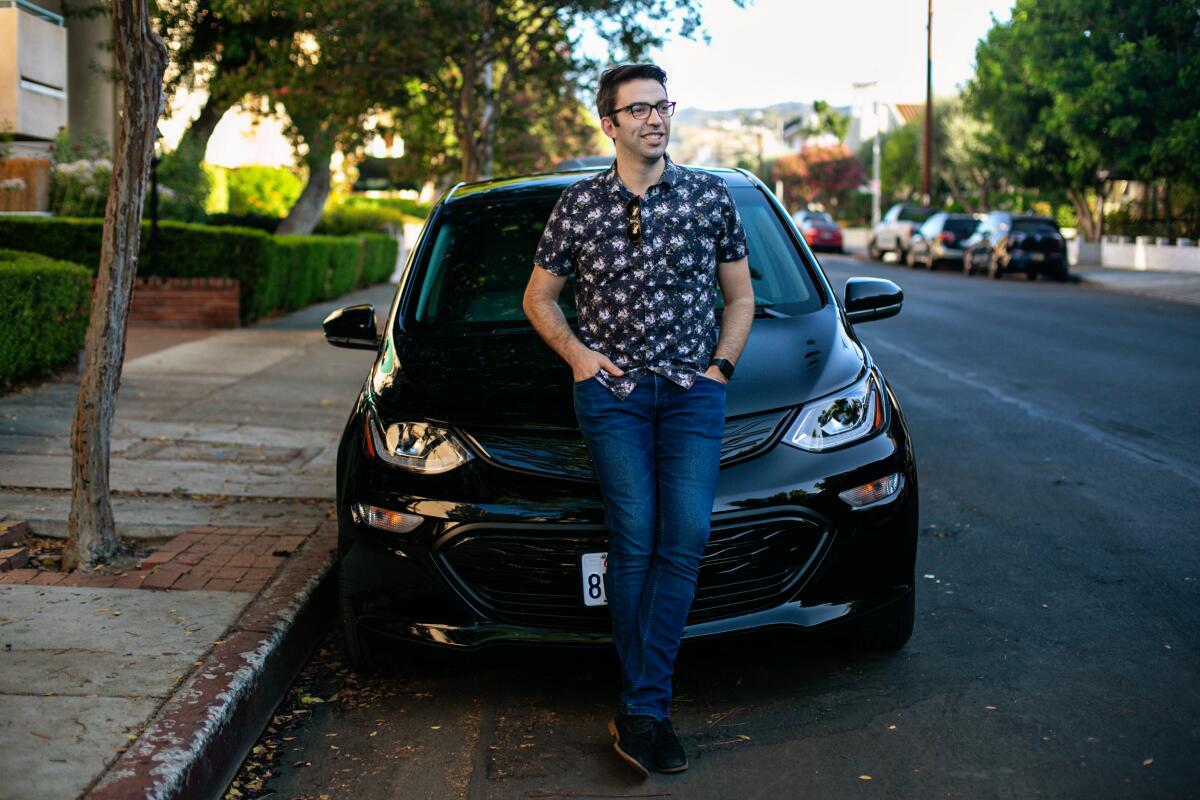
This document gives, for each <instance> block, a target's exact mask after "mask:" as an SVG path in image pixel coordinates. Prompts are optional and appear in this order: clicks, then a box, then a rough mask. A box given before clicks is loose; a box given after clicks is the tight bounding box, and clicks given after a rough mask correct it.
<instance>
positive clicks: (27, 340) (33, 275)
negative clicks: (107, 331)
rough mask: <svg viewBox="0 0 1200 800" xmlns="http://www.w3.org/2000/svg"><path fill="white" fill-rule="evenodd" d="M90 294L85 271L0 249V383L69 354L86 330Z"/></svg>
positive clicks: (37, 370)
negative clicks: (2, 322) (2, 321)
mask: <svg viewBox="0 0 1200 800" xmlns="http://www.w3.org/2000/svg"><path fill="white" fill-rule="evenodd" d="M5 241H7V240H5ZM91 295H92V276H91V273H90V272H89V271H88V270H87V269H85V268H84V267H81V266H79V265H78V264H69V263H67V262H65V261H57V260H55V259H52V258H47V257H46V256H44V255H39V254H37V253H24V252H20V251H16V250H0V319H3V320H4V324H3V325H0V386H2V385H7V384H10V383H12V382H13V381H15V380H17V379H19V378H26V377H31V376H34V375H38V374H42V373H45V372H48V371H49V370H51V369H53V368H54V367H56V366H58V365H59V364H61V363H63V362H64V361H67V360H68V359H70V358H72V357H74V356H75V355H76V354H77V353H78V352H79V351H80V350H81V349H82V348H83V340H84V336H85V335H86V334H87V324H88V307H89V305H90V301H91Z"/></svg>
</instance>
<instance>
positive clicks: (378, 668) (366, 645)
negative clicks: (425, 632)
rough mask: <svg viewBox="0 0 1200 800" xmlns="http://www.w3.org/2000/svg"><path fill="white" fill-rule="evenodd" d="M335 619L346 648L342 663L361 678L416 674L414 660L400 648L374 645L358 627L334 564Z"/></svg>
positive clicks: (341, 574) (342, 572)
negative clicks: (338, 624) (339, 623)
mask: <svg viewBox="0 0 1200 800" xmlns="http://www.w3.org/2000/svg"><path fill="white" fill-rule="evenodd" d="M338 619H339V621H340V622H341V628H342V641H343V643H344V644H345V647H346V663H347V664H349V665H350V667H351V668H352V669H353V670H354V671H355V672H357V673H359V674H362V675H375V674H385V675H411V674H414V673H416V672H417V671H418V666H419V664H418V662H417V660H416V659H415V658H414V657H413V656H412V655H411V654H410V653H408V652H407V651H404V650H401V649H400V646H398V645H395V644H392V643H390V642H381V641H376V639H375V637H373V636H371V635H370V634H368V633H367V632H365V631H364V630H363V629H362V628H361V626H359V624H358V617H357V615H355V613H354V606H353V605H352V604H351V602H350V594H349V591H348V590H347V581H346V574H345V570H343V569H342V565H341V564H340V563H339V564H338Z"/></svg>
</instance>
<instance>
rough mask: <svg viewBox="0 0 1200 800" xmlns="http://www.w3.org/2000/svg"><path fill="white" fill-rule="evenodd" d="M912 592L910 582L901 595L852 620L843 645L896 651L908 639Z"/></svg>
mask: <svg viewBox="0 0 1200 800" xmlns="http://www.w3.org/2000/svg"><path fill="white" fill-rule="evenodd" d="M914 577H915V576H914ZM916 595H917V590H916V584H915V583H914V584H913V588H912V589H910V590H909V591H908V593H907V594H906V595H904V597H902V598H900V599H899V600H896V601H895V602H893V603H892V604H890V605H888V606H885V607H884V608H881V609H879V610H878V611H875V612H873V613H871V614H870V615H869V616H868V617H867V618H866V619H864V620H863V621H862V622H859V623H856V624H855V626H854V629H853V630H852V631H851V632H850V633H849V634H848V635H847V636H846V638H845V642H846V644H847V645H849V646H850V647H852V648H854V649H855V650H899V649H900V648H901V647H904V645H905V644H906V643H907V642H908V640H909V639H910V638H912V633H913V622H914V620H915V619H916Z"/></svg>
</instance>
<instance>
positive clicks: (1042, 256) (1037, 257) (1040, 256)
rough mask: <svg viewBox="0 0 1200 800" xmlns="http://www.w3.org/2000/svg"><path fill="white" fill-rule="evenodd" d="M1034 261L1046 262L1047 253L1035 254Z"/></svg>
mask: <svg viewBox="0 0 1200 800" xmlns="http://www.w3.org/2000/svg"><path fill="white" fill-rule="evenodd" d="M1033 260H1034V261H1045V260H1046V254H1045V253H1034V254H1033Z"/></svg>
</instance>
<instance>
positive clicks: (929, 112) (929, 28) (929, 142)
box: [921, 0, 933, 205]
mask: <svg viewBox="0 0 1200 800" xmlns="http://www.w3.org/2000/svg"><path fill="white" fill-rule="evenodd" d="M932 161H933V0H929V22H928V24H927V25H926V26H925V158H924V162H923V163H922V165H921V202H922V203H924V204H925V205H929V200H930V193H929V189H930V187H929V171H930V166H931V162H932Z"/></svg>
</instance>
